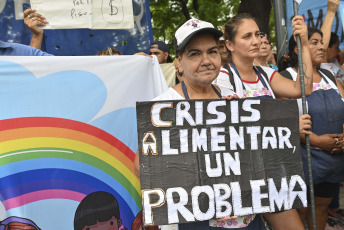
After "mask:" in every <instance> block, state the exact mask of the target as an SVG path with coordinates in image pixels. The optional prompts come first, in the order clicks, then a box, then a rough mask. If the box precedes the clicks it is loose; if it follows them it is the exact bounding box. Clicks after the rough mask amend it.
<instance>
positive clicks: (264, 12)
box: [238, 0, 271, 35]
mask: <svg viewBox="0 0 344 230" xmlns="http://www.w3.org/2000/svg"><path fill="white" fill-rule="evenodd" d="M270 12H271V2H270V0H241V3H240V6H239V10H238V13H249V14H251V15H252V16H253V17H255V18H256V19H257V21H258V26H259V29H260V31H263V32H265V33H268V34H269V35H270V31H269V19H270Z"/></svg>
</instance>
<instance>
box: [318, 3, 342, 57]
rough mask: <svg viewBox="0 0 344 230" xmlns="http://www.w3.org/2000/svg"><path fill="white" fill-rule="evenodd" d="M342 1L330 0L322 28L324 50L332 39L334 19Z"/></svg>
mask: <svg viewBox="0 0 344 230" xmlns="http://www.w3.org/2000/svg"><path fill="white" fill-rule="evenodd" d="M339 4H340V0H328V3H327V12H326V15H325V18H324V23H323V24H322V26H321V29H320V30H321V32H322V33H323V42H324V49H325V50H327V48H328V45H329V43H330V39H331V29H332V24H333V19H334V17H335V16H336V12H337V10H338V7H339ZM325 62H327V60H326V61H325Z"/></svg>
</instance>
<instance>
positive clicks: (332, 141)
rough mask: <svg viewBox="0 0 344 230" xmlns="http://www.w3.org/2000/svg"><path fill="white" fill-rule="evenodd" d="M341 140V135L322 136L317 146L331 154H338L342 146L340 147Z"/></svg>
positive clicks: (319, 137)
mask: <svg viewBox="0 0 344 230" xmlns="http://www.w3.org/2000/svg"><path fill="white" fill-rule="evenodd" d="M341 138H342V135H340V134H324V135H320V136H318V140H317V143H316V145H315V146H317V147H319V148H320V149H322V150H324V151H326V152H329V153H337V152H338V149H339V148H340V146H341V145H340V141H341ZM340 151H341V149H340Z"/></svg>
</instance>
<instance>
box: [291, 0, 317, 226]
mask: <svg viewBox="0 0 344 230" xmlns="http://www.w3.org/2000/svg"><path fill="white" fill-rule="evenodd" d="M293 1H294V15H295V16H296V15H298V3H297V2H296V1H295V0H293ZM296 42H297V53H298V65H299V74H300V84H301V97H302V110H303V114H306V113H307V104H306V91H305V80H304V77H305V73H304V71H303V63H302V51H301V38H300V36H298V35H297V36H296ZM305 142H306V151H307V165H308V181H309V193H310V198H311V200H310V203H311V211H312V224H313V229H314V230H316V229H317V224H316V216H315V203H314V186H313V173H312V158H311V148H310V143H309V135H308V134H306V140H305ZM308 203H309V201H308Z"/></svg>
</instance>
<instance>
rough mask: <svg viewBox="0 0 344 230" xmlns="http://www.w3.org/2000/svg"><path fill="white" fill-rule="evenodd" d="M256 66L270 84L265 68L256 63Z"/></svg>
mask: <svg viewBox="0 0 344 230" xmlns="http://www.w3.org/2000/svg"><path fill="white" fill-rule="evenodd" d="M254 67H256V69H257V70H258V72H259V73H261V74H263V76H264V78H265V80H266V81H267V82H268V84H270V81H269V77H268V75H267V74H266V72H265V71H264V70H263V68H262V67H260V66H259V65H255V66H254Z"/></svg>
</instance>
